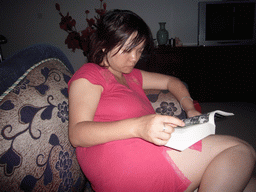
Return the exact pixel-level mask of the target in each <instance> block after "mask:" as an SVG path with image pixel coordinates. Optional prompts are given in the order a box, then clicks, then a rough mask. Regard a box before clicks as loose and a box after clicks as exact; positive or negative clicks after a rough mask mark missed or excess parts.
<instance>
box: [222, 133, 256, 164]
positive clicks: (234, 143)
mask: <svg viewBox="0 0 256 192" xmlns="http://www.w3.org/2000/svg"><path fill="white" fill-rule="evenodd" d="M225 137H226V138H227V141H228V142H231V146H230V147H229V148H235V149H237V150H238V151H241V153H243V154H245V155H247V156H248V157H251V158H252V160H253V161H255V160H256V152H255V149H254V148H253V147H252V146H251V145H250V144H249V143H248V142H246V141H244V140H242V139H239V138H237V137H233V136H225Z"/></svg>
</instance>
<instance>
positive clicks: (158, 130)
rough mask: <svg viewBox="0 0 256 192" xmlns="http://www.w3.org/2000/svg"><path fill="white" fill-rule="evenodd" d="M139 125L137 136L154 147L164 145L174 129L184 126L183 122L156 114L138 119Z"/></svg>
mask: <svg viewBox="0 0 256 192" xmlns="http://www.w3.org/2000/svg"><path fill="white" fill-rule="evenodd" d="M140 123H141V126H139V127H140V128H139V129H138V130H137V135H138V136H139V137H140V138H142V139H144V140H146V141H149V142H151V143H154V144H156V145H165V144H166V143H167V142H168V140H169V139H170V137H171V134H172V132H173V131H174V128H175V127H177V126H184V123H183V121H181V120H180V119H178V118H176V117H172V116H164V115H157V114H154V115H147V116H143V117H140Z"/></svg>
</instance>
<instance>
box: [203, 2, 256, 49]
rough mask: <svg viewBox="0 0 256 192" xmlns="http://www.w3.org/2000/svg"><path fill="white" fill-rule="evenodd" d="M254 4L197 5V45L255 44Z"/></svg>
mask: <svg viewBox="0 0 256 192" xmlns="http://www.w3.org/2000/svg"><path fill="white" fill-rule="evenodd" d="M255 15H256V14H255V2H237V1H236V2H220V1H218V2H201V3H199V23H198V24H199V29H198V32H199V36H198V41H199V42H198V44H199V45H218V44H253V43H255V38H256V37H255Z"/></svg>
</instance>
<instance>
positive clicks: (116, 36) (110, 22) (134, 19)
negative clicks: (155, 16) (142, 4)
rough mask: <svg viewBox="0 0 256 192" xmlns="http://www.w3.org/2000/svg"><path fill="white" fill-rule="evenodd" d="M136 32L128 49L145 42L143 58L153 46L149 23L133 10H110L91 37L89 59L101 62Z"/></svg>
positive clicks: (93, 61) (97, 62)
mask: <svg viewBox="0 0 256 192" xmlns="http://www.w3.org/2000/svg"><path fill="white" fill-rule="evenodd" d="M135 32H137V35H136V36H135V37H134V38H133V39H132V43H131V44H130V45H129V46H128V47H127V48H126V49H127V50H126V51H130V50H132V49H133V48H134V47H136V46H138V45H139V44H140V43H141V42H144V50H143V53H142V56H141V58H140V59H143V58H144V57H145V56H146V55H148V54H150V52H151V49H152V48H153V38H152V33H151V30H150V28H149V27H148V25H147V24H146V23H145V22H144V20H143V19H142V18H141V17H139V16H138V15H137V14H135V13H133V12H132V11H129V10H118V9H115V10H112V11H108V12H107V13H106V14H105V15H103V16H102V17H101V19H100V20H99V21H98V23H97V30H96V32H95V33H94V34H93V35H92V37H91V43H90V53H89V57H88V61H89V62H92V63H96V64H101V63H102V61H103V59H104V57H105V56H106V55H107V53H108V52H109V51H111V50H112V49H113V48H115V47H117V46H120V49H121V48H122V47H123V46H124V44H125V42H126V41H127V40H128V39H129V37H130V36H131V35H132V34H133V33H135ZM103 50H104V51H103Z"/></svg>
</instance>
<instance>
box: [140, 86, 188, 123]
mask: <svg viewBox="0 0 256 192" xmlns="http://www.w3.org/2000/svg"><path fill="white" fill-rule="evenodd" d="M144 92H145V93H146V95H147V97H148V99H149V100H150V102H151V104H152V106H153V108H154V109H155V111H156V113H158V114H161V115H171V116H175V117H178V118H179V119H185V118H186V113H185V111H184V110H183V109H182V108H181V106H180V103H179V102H178V101H177V99H176V98H175V97H174V96H173V95H172V94H171V93H170V92H169V91H167V90H164V91H161V90H156V89H150V90H144Z"/></svg>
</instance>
